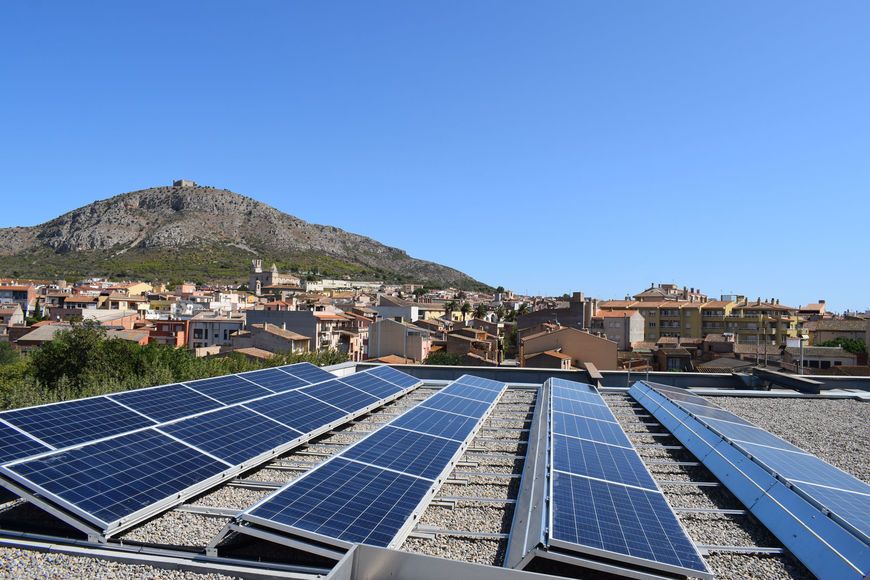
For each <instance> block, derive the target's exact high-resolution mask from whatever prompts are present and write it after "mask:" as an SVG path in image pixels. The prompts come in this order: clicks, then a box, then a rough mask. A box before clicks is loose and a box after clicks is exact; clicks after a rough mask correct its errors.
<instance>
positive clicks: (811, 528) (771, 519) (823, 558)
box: [629, 383, 870, 578]
mask: <svg viewBox="0 0 870 580" xmlns="http://www.w3.org/2000/svg"><path fill="white" fill-rule="evenodd" d="M629 393H630V394H631V395H632V396H633V397H634V398H635V400H637V401H638V402H639V403H640V404H641V405H643V406H644V407H645V408H646V409H647V410H649V411H650V413H652V414H653V415H654V416H655V417H656V418H658V419H659V420H660V421H661V422H662V424H664V425H665V426H666V427H667V428H668V429H669V430H670V431H671V432H672V433H673V434H674V436H675V437H677V439H679V440H680V442H681V443H682V444H683V445H685V446H686V448H687V449H688V450H689V451H691V452H692V453H693V454H694V455H695V456H696V457H698V458H699V460H701V461H702V462H703V463H704V465H705V466H707V467H708V468H709V469H710V470H711V471H712V472H713V473H714V474H715V475H716V476H717V477H718V478H719V480H720V481H722V483H723V484H724V485H726V486H727V487H728V489H729V490H730V491H731V492H732V493H734V495H735V496H737V498H738V499H740V501H741V502H743V503H744V505H746V506H747V508H748V509H749V510H750V511H751V512H752V513H753V514H755V516H756V517H758V518H759V519H760V520H761V521H762V522H763V523H764V524H765V525H766V526H767V527H768V529H770V531H771V532H772V533H774V534H775V535H776V536H777V537H778V538H779V539H780V540H781V541H782V542H783V543H784V544H785V545H786V546H787V547H788V548H789V549H790V550H792V552H794V554H795V555H796V556H797V557H798V558H799V559H800V560H801V561H802V562H803V563H804V564H805V565H806V566H807V567H808V568H809V569H810V570H811V571H812V572H813V573H814V574H815V575H817V576H819V577H838V578H839V577H849V576H856V577H860V576H861V575H864V574H867V573H868V572H870V485H867V484H866V483H864V482H862V481H860V480H858V479H857V478H854V477H852V476H851V475H849V474H847V473H845V472H843V471H840V470H839V469H837V468H835V467H834V466H832V465H830V464H827V463H825V462H824V461H822V460H821V459H819V458H818V457H816V456H814V455H811V454H809V453H806V452H804V451H802V450H800V449H798V448H797V447H795V446H793V445H791V444H790V443H788V442H786V441H783V440H782V439H780V438H779V437H776V436H775V435H773V434H771V433H768V432H766V431H764V430H763V429H760V428H757V427H754V426H752V425H751V424H749V425H746V424H738V423H737V422H734V421H732V422H726V421H722V420H720V419H713V418H709V417H705V416H701V415H698V414H694V408H692V407H689V405H687V403H686V402H685V401H682V400H680V399H677V398H676V397H675V398H674V399H673V400H672V399H671V397H672V394H673V393H672V391H670V390H666V389H660V388H659V386H658V385H646V384H644V383H636V384H635V385H634V386H632V387H631V389H630V391H629ZM708 406H709V407H711V408H713V409H718V407H716V406H715V405H714V404H712V403H709V402H708ZM686 407H689V408H691V409H692V411H691V412H692V413H693V414H689V412H687V409H686ZM722 412H723V413H728V412H727V411H724V410H722ZM747 423H748V422H747ZM713 429H715V431H714V430H713ZM738 438H739V439H738ZM748 440H753V441H754V442H749V441H748ZM729 442H730V444H729ZM771 473H772V474H774V475H775V476H776V477H774V476H773V475H771ZM783 482H787V483H783ZM856 573H857V574H856Z"/></svg>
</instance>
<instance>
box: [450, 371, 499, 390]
mask: <svg viewBox="0 0 870 580" xmlns="http://www.w3.org/2000/svg"><path fill="white" fill-rule="evenodd" d="M456 383H457V384H461V385H470V386H472V387H477V388H480V389H486V390H488V391H495V392H501V390H502V388H504V384H503V383H499V382H498V381H493V380H490V379H484V378H482V377H475V376H473V375H462V376H461V377H459V378H458V379H457V380H456Z"/></svg>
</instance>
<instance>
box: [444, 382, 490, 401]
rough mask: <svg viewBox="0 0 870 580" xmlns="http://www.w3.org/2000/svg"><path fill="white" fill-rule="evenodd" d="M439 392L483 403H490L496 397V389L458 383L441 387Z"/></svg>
mask: <svg viewBox="0 0 870 580" xmlns="http://www.w3.org/2000/svg"><path fill="white" fill-rule="evenodd" d="M441 392H442V393H446V394H448V395H456V396H457V397H465V398H466V399H473V400H475V401H481V402H484V403H492V402H493V401H495V400H496V399H497V398H498V393H497V392H496V391H490V390H489V389H481V388H479V387H472V386H470V385H460V384H458V383H454V384H452V385H450V386H449V387H445V388H443V389H441Z"/></svg>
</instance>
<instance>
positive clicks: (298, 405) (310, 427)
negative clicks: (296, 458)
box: [244, 391, 346, 433]
mask: <svg viewBox="0 0 870 580" xmlns="http://www.w3.org/2000/svg"><path fill="white" fill-rule="evenodd" d="M244 406H245V407H248V408H250V409H253V410H254V411H257V412H258V413H262V414H263V415H266V416H267V417H270V418H272V419H274V420H276V421H278V422H279V423H283V424H284V425H287V426H288V427H292V428H293V429H296V430H297V431H300V432H302V433H308V432H310V431H314V430H315V429H317V428H318V427H321V426H323V425H326V424H328V423H332V422H333V421H336V420H337V419H340V418H341V417H344V416H345V415H346V413H345V412H344V411H342V410H341V409H336V408H335V407H333V406H331V405H327V404H326V403H324V402H322V401H318V400H317V399H314V398H313V397H310V396H308V395H306V394H305V393H304V392H301V391H290V392H287V393H281V394H280V395H275V396H272V397H266V398H265V399H258V400H256V401H252V402H250V403H245V405H244Z"/></svg>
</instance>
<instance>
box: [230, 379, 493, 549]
mask: <svg viewBox="0 0 870 580" xmlns="http://www.w3.org/2000/svg"><path fill="white" fill-rule="evenodd" d="M380 368H385V367H380ZM375 370H377V369H375ZM381 372H383V371H381ZM336 382H337V381H336ZM454 386H458V387H459V388H461V389H472V390H473V391H472V392H474V391H479V392H482V393H486V396H487V397H488V398H489V397H493V400H492V401H491V402H490V403H480V402H478V401H469V400H468V399H461V398H459V397H454V396H450V395H445V394H444V391H446V390H449V389H451V388H453V387H454ZM505 388H506V385H504V384H502V390H501V391H492V390H491V389H485V388H480V387H473V386H468V385H451V386H449V387H447V388H446V389H444V390H443V391H442V392H440V393H436V394H435V395H433V396H432V397H430V399H427V400H426V401H424V402H423V403H422V404H420V405H418V406H416V407H414V408H413V409H410V410H409V411H407V412H406V413H404V414H402V415H400V416H399V417H397V418H395V419H394V420H393V421H391V422H390V423H388V424H387V425H384V426H383V427H381V428H379V429H378V430H377V431H374V432H373V433H371V434H370V435H368V436H366V437H365V438H364V439H361V440H360V441H358V442H357V443H356V444H354V445H351V446H350V447H348V448H347V449H345V450H344V451H343V452H341V453H340V454H339V455H336V456H333V457H332V458H330V459H328V460H327V461H326V462H324V463H322V464H320V466H318V467H316V468H315V469H314V470H312V471H309V472H308V473H306V474H305V475H304V476H302V477H300V478H299V479H296V480H294V481H293V482H291V483H290V484H288V485H287V486H285V487H284V488H282V489H280V490H278V491H277V492H275V494H273V495H272V496H270V497H268V498H266V499H265V500H263V501H262V502H261V503H259V504H257V505H256V506H254V507H252V508H250V509H249V510H247V511H245V512H243V513H242V514H241V515H240V517H239V521H241V522H243V523H247V524H257V525H260V526H265V527H268V528H272V529H275V530H279V531H283V532H287V533H289V534H295V535H297V536H302V537H303V538H305V539H308V540H310V539H311V534H316V537H315V538H314V540H315V541H327V542H328V543H333V544H335V545H339V546H341V547H348V546H349V544H351V543H355V542H360V543H366V544H372V545H376V546H391V545H393V543H395V542H397V541H398V540H397V536H399V535H400V532H401V530H403V529H407V526H408V525H409V523H410V522H411V521H412V520H410V519H409V518H410V516H411V515H412V514H413V513H414V512H415V510H418V509H420V507H421V506H423V505H425V502H426V500H427V499H430V498H431V497H432V489H433V487H434V486H436V485H440V481H441V478H442V477H443V475H444V474H445V473H446V472H447V471H448V470H449V469H450V467H451V465H452V464H453V461H455V458H456V457H458V456H459V454H461V453H462V450H463V449H464V446H465V445H466V444H467V442H468V438H469V437H470V436H471V433H472V432H473V431H474V430H475V429H476V428H477V426H478V425H479V424H480V422H481V421H482V420H483V418H484V416H485V415H486V414H487V412H488V411H489V410H490V409H491V408H492V404H494V402H495V400H496V399H498V397H499V396H501V393H502V392H503V391H504V389H505ZM430 400H431V401H435V400H438V401H440V403H438V404H440V405H441V406H450V407H454V406H456V405H462V404H464V403H462V402H463V401H467V402H468V403H471V404H472V405H473V407H468V408H465V409H464V410H466V412H472V413H477V416H475V417H471V418H469V417H465V416H462V415H457V414H454V413H449V412H446V411H442V410H437V409H433V408H430V407H427V406H425V405H426V403H429V401H430ZM481 405H483V406H482V407H481ZM448 437H454V438H455V439H452V438H448ZM459 438H461V440H460V439H459ZM245 529H246V528H245V527H242V528H239V530H240V531H242V532H244V530H245ZM294 542H297V541H296V540H294ZM294 545H298V542H297V543H296V544H294Z"/></svg>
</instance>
